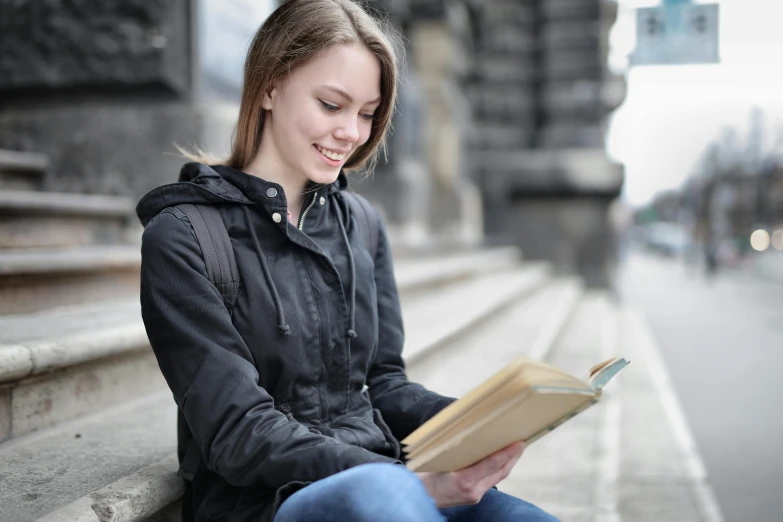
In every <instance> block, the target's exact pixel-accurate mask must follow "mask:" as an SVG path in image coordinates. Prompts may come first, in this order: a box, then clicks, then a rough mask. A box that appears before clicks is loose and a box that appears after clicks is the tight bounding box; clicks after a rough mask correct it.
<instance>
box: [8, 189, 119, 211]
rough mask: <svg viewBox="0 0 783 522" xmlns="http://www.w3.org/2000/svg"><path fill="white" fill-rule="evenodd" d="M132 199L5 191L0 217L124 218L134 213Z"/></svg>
mask: <svg viewBox="0 0 783 522" xmlns="http://www.w3.org/2000/svg"><path fill="white" fill-rule="evenodd" d="M133 209H134V204H133V200H132V199H131V198H126V197H120V196H105V195H92V194H68V193H60V192H36V191H30V190H3V191H2V192H0V213H2V214H9V213H13V214H37V215H41V214H44V215H72V216H97V217H115V218H125V217H127V216H128V215H129V214H130V213H131V212H133Z"/></svg>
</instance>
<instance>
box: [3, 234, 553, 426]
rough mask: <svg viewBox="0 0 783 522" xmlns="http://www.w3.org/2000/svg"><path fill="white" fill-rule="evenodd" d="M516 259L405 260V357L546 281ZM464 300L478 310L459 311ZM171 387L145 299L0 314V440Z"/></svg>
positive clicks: (498, 253) (508, 253)
mask: <svg viewBox="0 0 783 522" xmlns="http://www.w3.org/2000/svg"><path fill="white" fill-rule="evenodd" d="M518 256H519V252H518V250H516V249H496V250H490V251H487V252H484V253H472V254H469V253H464V254H462V255H455V256H447V257H442V256H441V257H436V258H433V259H430V260H428V261H427V262H413V261H411V262H407V263H405V262H403V263H400V266H399V267H398V269H397V270H398V272H397V273H398V274H399V276H398V278H399V280H400V281H401V283H402V284H401V288H402V290H403V292H402V293H401V299H402V306H403V314H404V317H405V321H406V330H407V331H408V335H409V337H408V342H407V344H406V356H407V355H408V354H409V353H423V352H425V351H426V350H428V349H431V348H432V347H434V346H437V345H438V344H440V343H442V342H444V341H445V340H446V339H447V338H448V337H449V336H451V335H454V334H455V333H456V332H458V331H459V330H460V329H463V328H467V327H469V326H470V325H471V324H473V323H475V322H477V321H480V320H481V319H482V318H483V317H484V316H485V315H486V314H489V313H491V312H492V311H493V310H495V309H497V307H500V306H502V305H503V304H504V302H505V301H506V300H507V299H509V298H511V297H513V296H515V295H519V294H520V293H523V292H526V291H529V290H531V289H533V288H534V287H535V286H536V285H538V284H541V283H542V282H543V281H544V280H545V279H546V275H547V270H548V269H547V267H546V266H545V265H542V264H529V265H523V266H522V267H521V268H519V267H518ZM438 267H441V268H442V270H441V271H440V272H437V271H436V269H437V268H438ZM474 294H475V295H474ZM478 294H481V295H478ZM465 302H467V303H470V306H467V307H465V306H462V309H460V310H456V311H455V310H454V304H455V303H463V304H464V303H465ZM419 315H422V316H424V317H426V320H425V321H422V320H421V319H420V318H419V317H417V316H419ZM163 386H165V384H164V382H163V380H162V377H161V376H160V372H159V371H158V369H157V365H156V361H155V358H154V355H153V353H152V351H151V350H150V348H149V343H148V341H147V335H146V332H145V330H144V325H143V323H142V321H141V313H140V309H139V302H138V297H133V298H128V299H124V300H115V301H106V302H103V303H91V304H89V305H80V306H70V307H61V308H58V309H51V310H46V311H41V312H38V313H32V314H19V315H6V316H0V404H2V401H4V402H5V404H6V405H10V406H9V407H8V408H5V409H3V408H2V407H0V441H2V440H5V439H10V438H14V437H19V436H22V435H25V434H27V433H30V432H32V431H36V430H39V429H43V428H46V427H50V426H53V425H55V424H57V423H59V422H63V421H65V420H68V419H71V418H75V417H78V416H80V415H84V414H86V413H88V412H91V411H96V410H97V409H100V408H106V407H109V406H111V405H113V404H116V403H118V402H122V401H123V400H128V399H129V398H132V397H135V396H138V395H142V394H144V393H149V392H151V391H153V390H155V389H159V388H161V387H163ZM11 406H12V407H11Z"/></svg>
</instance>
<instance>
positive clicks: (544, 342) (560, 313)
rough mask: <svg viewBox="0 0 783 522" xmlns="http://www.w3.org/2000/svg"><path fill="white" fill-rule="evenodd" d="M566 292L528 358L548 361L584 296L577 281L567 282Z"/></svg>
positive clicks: (544, 326) (545, 324)
mask: <svg viewBox="0 0 783 522" xmlns="http://www.w3.org/2000/svg"><path fill="white" fill-rule="evenodd" d="M565 284H567V285H568V286H566V290H565V292H564V293H563V295H562V296H561V297H560V300H559V301H558V302H557V304H556V305H555V307H554V310H553V311H552V313H551V314H549V316H548V317H547V319H546V322H545V323H544V325H543V327H542V328H541V330H540V333H539V334H538V336H537V337H536V340H535V341H534V342H533V346H532V347H531V348H530V351H529V352H528V356H529V357H531V358H532V359H536V360H537V361H543V360H546V358H547V356H548V355H549V351H550V350H551V349H552V347H553V346H554V344H555V341H556V340H557V336H558V335H560V333H562V331H563V327H564V326H565V323H566V321H567V320H568V318H569V317H570V316H571V313H572V312H573V310H574V307H575V306H576V303H577V302H578V301H579V297H580V296H581V295H582V292H583V290H582V285H581V284H580V283H577V282H575V280H566V283H565Z"/></svg>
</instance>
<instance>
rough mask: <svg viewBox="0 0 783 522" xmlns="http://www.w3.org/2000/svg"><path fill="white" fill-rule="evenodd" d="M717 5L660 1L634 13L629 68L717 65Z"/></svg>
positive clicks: (718, 58) (678, 0)
mask: <svg viewBox="0 0 783 522" xmlns="http://www.w3.org/2000/svg"><path fill="white" fill-rule="evenodd" d="M719 14H720V10H719V5H718V4H694V3H693V2H692V1H691V0H664V3H663V5H661V6H658V7H645V8H641V9H637V11H636V49H635V50H634V52H633V54H632V56H631V65H675V64H699V63H718V62H720V53H719V31H718V29H719V26H718V23H719Z"/></svg>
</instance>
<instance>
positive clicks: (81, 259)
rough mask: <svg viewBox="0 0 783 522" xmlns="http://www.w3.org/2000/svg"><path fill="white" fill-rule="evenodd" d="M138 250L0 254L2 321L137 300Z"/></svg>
mask: <svg viewBox="0 0 783 522" xmlns="http://www.w3.org/2000/svg"><path fill="white" fill-rule="evenodd" d="M140 263H141V254H140V252H139V247H138V246H137V245H88V246H78V247H69V248H30V249H22V250H5V251H0V315H3V314H20V313H30V312H36V311H40V310H44V309H47V308H53V307H59V306H66V305H74V304H80V303H88V302H94V301H106V300H110V299H119V298H122V297H125V296H133V295H138V291H139V266H140Z"/></svg>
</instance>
